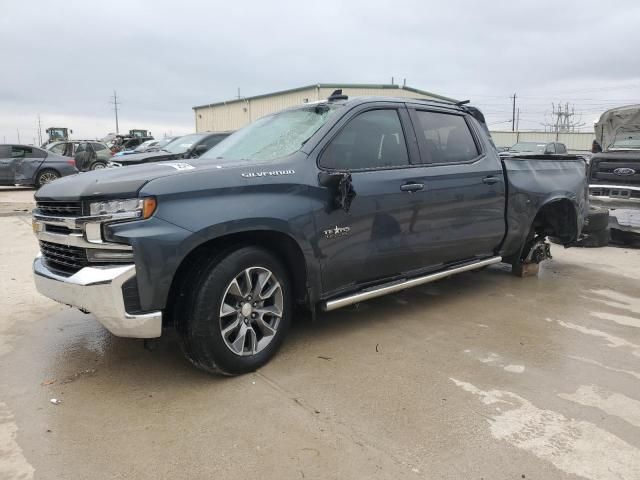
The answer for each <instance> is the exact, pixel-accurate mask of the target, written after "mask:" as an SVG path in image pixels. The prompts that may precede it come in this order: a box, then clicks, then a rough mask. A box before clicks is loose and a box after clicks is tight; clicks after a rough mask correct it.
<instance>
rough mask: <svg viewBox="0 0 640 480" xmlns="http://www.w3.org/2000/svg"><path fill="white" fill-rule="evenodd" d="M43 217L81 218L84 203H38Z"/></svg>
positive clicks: (37, 205)
mask: <svg viewBox="0 0 640 480" xmlns="http://www.w3.org/2000/svg"><path fill="white" fill-rule="evenodd" d="M36 207H37V209H38V210H39V211H40V213H41V214H42V215H51V216H54V217H60V216H63V217H79V216H81V215H82V202H37V203H36Z"/></svg>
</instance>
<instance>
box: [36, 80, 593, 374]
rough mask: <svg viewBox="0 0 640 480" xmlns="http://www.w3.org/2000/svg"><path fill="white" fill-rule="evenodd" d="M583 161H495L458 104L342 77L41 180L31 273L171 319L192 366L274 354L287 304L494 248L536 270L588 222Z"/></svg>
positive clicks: (132, 324)
mask: <svg viewBox="0 0 640 480" xmlns="http://www.w3.org/2000/svg"><path fill="white" fill-rule="evenodd" d="M181 141H182V140H181ZM125 158H126V157H125ZM586 173H587V172H586V164H585V161H584V159H582V158H579V157H575V156H564V157H562V158H559V157H558V156H550V155H538V156H526V157H509V158H503V159H500V158H499V157H498V154H497V151H496V149H495V147H494V146H493V142H492V140H491V138H490V136H489V133H488V130H487V127H486V124H485V120H484V116H483V115H482V113H481V112H480V111H479V110H478V109H476V108H474V107H471V106H467V105H464V102H460V103H455V102H445V101H435V100H433V101H428V100H414V99H407V98H391V97H389V98H386V97H359V98H356V99H351V100H350V99H349V98H348V97H347V96H346V95H342V92H341V91H336V92H334V94H333V95H332V96H331V97H329V99H328V100H326V101H323V102H319V103H317V104H314V105H309V104H305V105H302V106H298V107H294V108H290V109H287V110H283V111H281V112H278V113H275V114H272V115H267V116H265V117H262V118H260V119H259V120H257V121H255V122H253V123H251V124H249V125H248V126H246V127H244V128H242V129H241V130H238V131H237V132H235V133H234V134H232V135H231V136H229V137H228V138H226V139H225V140H223V141H222V142H220V143H219V144H218V145H216V146H215V147H213V148H212V149H211V150H209V151H208V152H207V153H205V154H204V155H203V156H202V157H201V158H199V159H198V160H197V161H190V160H187V159H185V160H181V161H180V162H158V163H154V164H149V165H139V166H133V167H130V168H126V169H122V168H114V169H107V170H102V171H100V172H89V173H86V174H84V175H78V176H77V177H75V178H73V179H68V180H66V181H65V180H64V179H63V180H60V181H58V182H55V183H53V184H52V185H48V186H46V187H45V188H43V189H41V190H40V191H39V192H38V193H37V195H36V202H37V205H36V209H35V210H34V213H33V221H34V232H35V233H36V236H37V238H38V239H39V241H40V250H41V253H42V255H41V256H39V257H37V258H36V259H35V261H34V264H33V270H34V278H35V284H36V287H37V289H38V291H39V292H41V293H42V294H44V295H46V296H47V297H49V298H52V299H54V300H56V301H58V302H61V303H63V304H67V305H73V306H75V307H77V308H80V309H81V310H83V311H86V312H91V313H93V314H94V315H95V316H96V318H97V319H98V320H99V321H100V322H101V323H102V324H103V325H104V326H105V327H106V328H107V329H109V330H110V331H111V332H112V333H114V334H115V335H118V336H124V337H137V338H155V337H159V336H160V335H161V334H162V332H163V327H173V328H175V329H176V331H177V333H178V337H179V339H180V343H181V347H182V349H183V352H184V354H185V356H186V357H187V359H188V360H189V361H191V362H192V363H193V365H195V366H196V367H198V368H200V369H203V370H206V371H208V372H217V373H223V374H229V375H232V374H241V373H245V372H250V371H253V370H255V369H257V368H259V367H261V366H262V365H264V364H265V363H266V362H267V361H269V359H270V358H272V357H273V355H275V353H276V351H277V350H278V348H279V347H280V345H281V344H282V341H283V340H284V337H285V335H286V333H287V331H288V329H289V326H290V324H291V321H292V320H293V316H294V313H295V312H296V311H297V310H295V309H294V306H297V307H300V308H304V309H307V310H309V311H310V312H311V315H312V317H315V313H316V312H317V310H323V311H333V310H336V309H338V308H342V307H345V306H348V305H352V304H357V303H359V302H363V301H366V300H369V299H373V298H376V297H380V296H382V295H386V294H389V293H393V292H399V291H401V290H404V289H407V288H410V287H414V286H417V285H423V284H426V283H429V282H433V281H436V280H439V279H442V278H445V277H448V276H451V275H454V274H459V273H462V272H467V271H471V270H477V269H481V268H484V267H486V266H489V265H493V264H497V263H499V262H506V263H508V264H511V265H512V269H513V272H514V273H515V274H516V275H518V276H526V275H527V274H528V273H533V272H535V271H536V269H537V265H538V264H539V263H540V262H542V261H544V260H545V259H547V258H550V245H549V243H547V237H553V238H554V239H555V241H556V242H558V243H561V244H562V245H564V246H571V245H574V244H575V242H576V241H577V240H578V239H579V238H580V236H581V232H582V226H583V223H584V220H585V215H586V212H587V175H586ZM60 208H64V209H66V211H67V213H65V214H64V215H62V214H61V213H60ZM60 226H64V227H65V229H66V230H64V231H60ZM72 236H73V237H72ZM71 238H73V240H72V241H71ZM533 288H534V289H535V286H533ZM372 308H376V307H375V305H373V306H372ZM426 314H427V315H428V312H427V313H426ZM397 320H401V319H397Z"/></svg>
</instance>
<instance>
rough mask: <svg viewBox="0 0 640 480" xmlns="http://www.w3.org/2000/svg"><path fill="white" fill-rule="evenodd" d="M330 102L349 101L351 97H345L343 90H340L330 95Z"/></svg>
mask: <svg viewBox="0 0 640 480" xmlns="http://www.w3.org/2000/svg"><path fill="white" fill-rule="evenodd" d="M328 100H329V101H330V102H334V101H336V100H349V97H348V96H347V95H343V94H342V89H341V88H339V89H337V90H334V91H333V93H332V94H331V95H329V98H328Z"/></svg>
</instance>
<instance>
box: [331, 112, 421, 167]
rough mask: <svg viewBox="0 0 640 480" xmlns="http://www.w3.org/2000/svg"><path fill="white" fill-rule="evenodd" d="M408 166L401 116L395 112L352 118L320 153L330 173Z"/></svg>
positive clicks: (366, 113) (368, 114) (366, 114)
mask: <svg viewBox="0 0 640 480" xmlns="http://www.w3.org/2000/svg"><path fill="white" fill-rule="evenodd" d="M408 164H409V155H408V153H407V145H406V142H405V138H404V132H403V131H402V124H401V123H400V117H399V116H398V112H397V110H395V109H386V110H369V111H366V112H363V113H361V114H359V115H358V116H356V117H355V118H353V119H351V120H350V121H349V123H348V124H347V125H346V126H345V127H344V128H343V129H342V130H341V131H340V133H338V135H336V137H334V138H333V140H331V143H329V145H328V146H327V148H326V149H325V150H324V152H323V153H322V156H321V158H320V166H322V167H324V168H327V169H331V170H363V169H379V168H393V167H403V166H407V165H408Z"/></svg>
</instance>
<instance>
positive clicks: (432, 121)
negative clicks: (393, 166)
mask: <svg viewBox="0 0 640 480" xmlns="http://www.w3.org/2000/svg"><path fill="white" fill-rule="evenodd" d="M415 114H416V115H415V118H416V119H417V123H418V125H416V134H417V135H418V137H419V139H418V141H419V142H420V156H421V159H422V163H460V162H468V161H470V160H473V159H474V158H476V157H477V156H478V155H479V154H480V152H479V150H478V146H477V145H476V142H475V140H474V139H473V135H472V134H471V131H470V130H469V125H467V122H466V121H465V119H464V117H463V116H462V115H453V114H449V113H440V112H428V111H423V110H417V111H416V112H415Z"/></svg>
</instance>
